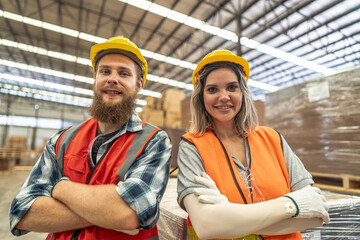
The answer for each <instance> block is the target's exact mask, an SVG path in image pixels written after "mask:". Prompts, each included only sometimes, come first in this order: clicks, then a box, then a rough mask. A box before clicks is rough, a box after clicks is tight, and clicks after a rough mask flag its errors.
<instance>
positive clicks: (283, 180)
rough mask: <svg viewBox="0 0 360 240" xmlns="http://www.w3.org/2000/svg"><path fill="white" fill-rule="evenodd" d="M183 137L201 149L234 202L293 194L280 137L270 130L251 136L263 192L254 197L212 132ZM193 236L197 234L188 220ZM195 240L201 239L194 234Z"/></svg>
mask: <svg viewBox="0 0 360 240" xmlns="http://www.w3.org/2000/svg"><path fill="white" fill-rule="evenodd" d="M183 138H184V139H185V140H187V141H189V142H191V143H192V144H194V145H195V147H196V148H197V150H198V152H199V154H200V156H201V159H202V160H203V162H204V166H205V171H206V173H207V174H208V175H209V176H210V177H211V178H212V179H213V180H214V182H215V183H216V186H217V187H218V189H219V191H220V192H221V193H222V194H223V195H225V196H226V197H227V198H228V200H229V201H230V202H232V203H239V204H251V203H257V202H261V201H267V200H271V199H275V198H278V197H281V196H284V195H285V194H286V193H289V192H290V183H289V173H288V171H287V167H286V163H285V160H284V156H283V152H282V144H281V138H280V135H279V134H278V133H277V132H276V131H275V130H273V129H271V128H268V127H262V126H260V127H258V129H257V130H256V131H252V132H251V133H250V134H249V135H248V141H249V146H250V162H249V168H250V169H251V172H252V174H253V178H251V179H252V180H251V186H255V182H256V185H257V187H258V189H259V190H260V193H259V191H253V194H250V192H249V189H248V188H246V184H245V182H244V180H243V178H242V177H241V175H240V174H239V172H238V171H237V169H236V166H235V163H234V161H233V160H232V158H231V155H230V153H229V151H228V150H227V149H226V147H225V146H224V145H223V144H222V142H221V141H220V139H219V138H218V137H217V136H216V135H215V134H214V133H213V131H211V130H208V131H206V132H205V133H204V135H203V136H201V137H196V136H194V135H192V134H190V133H187V134H185V135H183ZM188 227H189V233H190V235H193V234H195V232H194V230H193V228H192V225H191V222H190V219H189V218H188ZM262 238H263V239H267V240H280V239H302V237H301V234H300V232H297V233H292V234H286V235H278V236H261V237H260V236H257V235H249V236H248V237H243V238H237V239H262ZM191 239H199V238H198V237H197V236H196V235H194V236H193V237H192V238H191Z"/></svg>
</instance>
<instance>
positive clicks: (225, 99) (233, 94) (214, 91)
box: [204, 68, 242, 126]
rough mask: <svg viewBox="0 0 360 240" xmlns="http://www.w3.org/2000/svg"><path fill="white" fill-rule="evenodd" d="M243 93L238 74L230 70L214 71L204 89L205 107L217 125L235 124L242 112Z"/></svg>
mask: <svg viewBox="0 0 360 240" xmlns="http://www.w3.org/2000/svg"><path fill="white" fill-rule="evenodd" d="M241 104H242V93H241V90H240V83H239V81H238V78H237V76H236V74H235V73H234V72H233V70H231V69H230V68H220V69H217V70H214V71H212V72H211V73H210V74H209V75H208V76H207V79H206V82H205V87H204V105H205V109H206V111H207V112H208V113H209V114H210V115H211V117H212V120H213V122H214V124H215V126H216V125H219V124H224V123H226V124H229V123H230V124H233V123H234V118H235V116H236V114H237V113H238V112H239V111H240V108H241Z"/></svg>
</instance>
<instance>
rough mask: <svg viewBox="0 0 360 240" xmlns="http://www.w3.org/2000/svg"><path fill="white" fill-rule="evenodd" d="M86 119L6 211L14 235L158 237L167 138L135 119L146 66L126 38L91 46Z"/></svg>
mask: <svg viewBox="0 0 360 240" xmlns="http://www.w3.org/2000/svg"><path fill="white" fill-rule="evenodd" d="M90 58H91V61H92V65H93V69H94V73H95V83H94V86H93V90H94V98H93V104H92V106H91V107H90V108H89V113H90V115H91V116H92V118H91V119H89V120H87V121H85V122H83V123H81V124H78V125H76V126H74V127H72V128H70V129H68V130H66V131H60V132H58V133H56V134H54V135H53V136H52V137H51V139H50V140H49V142H48V143H47V144H46V147H45V149H44V152H43V154H42V156H41V157H40V159H39V160H38V162H37V163H36V165H35V166H34V168H33V170H32V172H31V173H30V175H29V177H28V179H27V180H26V182H25V183H24V185H23V187H22V189H21V190H20V192H19V193H18V194H17V196H16V197H15V199H14V200H13V202H12V204H11V207H10V227H11V232H12V233H13V234H14V235H16V236H19V235H22V234H25V233H27V232H28V231H35V232H49V233H50V234H49V235H48V237H47V239H158V237H157V228H156V222H157V220H158V217H159V203H160V200H161V197H162V196H163V194H164V191H165V188H166V184H167V179H168V175H169V167H170V159H171V143H170V139H169V137H168V136H167V134H166V133H165V132H164V131H162V130H160V129H158V128H156V127H154V126H153V125H151V124H148V123H145V122H143V121H141V119H140V118H139V117H138V116H137V115H136V114H135V113H134V108H135V106H136V104H135V101H136V98H137V93H138V92H139V91H140V90H141V89H142V87H143V85H144V84H145V81H146V74H147V63H146V60H145V59H144V57H143V56H142V55H141V53H140V51H139V49H138V47H137V46H136V45H135V44H134V43H133V42H131V41H130V40H129V39H127V38H124V37H120V36H119V37H114V38H110V39H109V40H108V41H106V42H105V43H100V44H96V45H94V46H93V47H92V48H91V52H90Z"/></svg>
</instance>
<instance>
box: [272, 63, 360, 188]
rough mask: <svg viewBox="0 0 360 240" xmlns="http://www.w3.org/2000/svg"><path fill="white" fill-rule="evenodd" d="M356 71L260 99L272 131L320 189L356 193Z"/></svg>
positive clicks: (359, 166)
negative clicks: (284, 140)
mask: <svg viewBox="0 0 360 240" xmlns="http://www.w3.org/2000/svg"><path fill="white" fill-rule="evenodd" d="M359 99H360V67H357V68H354V69H352V70H348V71H344V72H340V73H337V74H334V75H330V76H325V77H320V78H317V79H314V80H311V81H308V82H304V83H300V84H297V85H294V86H291V87H287V88H284V89H281V90H279V91H276V92H272V93H269V94H267V95H266V101H265V103H266V111H265V112H266V124H267V125H268V126H270V127H273V128H275V129H276V130H278V131H279V132H280V133H281V134H283V135H284V137H285V139H286V140H287V142H288V143H289V145H290V146H291V148H292V149H293V151H294V152H295V153H296V154H297V155H298V156H299V158H300V159H301V160H302V162H303V163H304V165H305V167H306V168H307V169H308V170H309V171H310V172H311V173H312V174H313V176H314V180H315V183H317V184H318V185H319V186H321V187H323V188H328V189H331V190H337V191H345V192H348V193H356V194H359V193H360V100H359Z"/></svg>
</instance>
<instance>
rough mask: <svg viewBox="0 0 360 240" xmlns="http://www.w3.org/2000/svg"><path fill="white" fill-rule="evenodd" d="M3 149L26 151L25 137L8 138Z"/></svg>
mask: <svg viewBox="0 0 360 240" xmlns="http://www.w3.org/2000/svg"><path fill="white" fill-rule="evenodd" d="M5 147H6V148H9V149H16V150H26V149H27V137H17V136H8V137H7V139H6V145H5Z"/></svg>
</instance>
